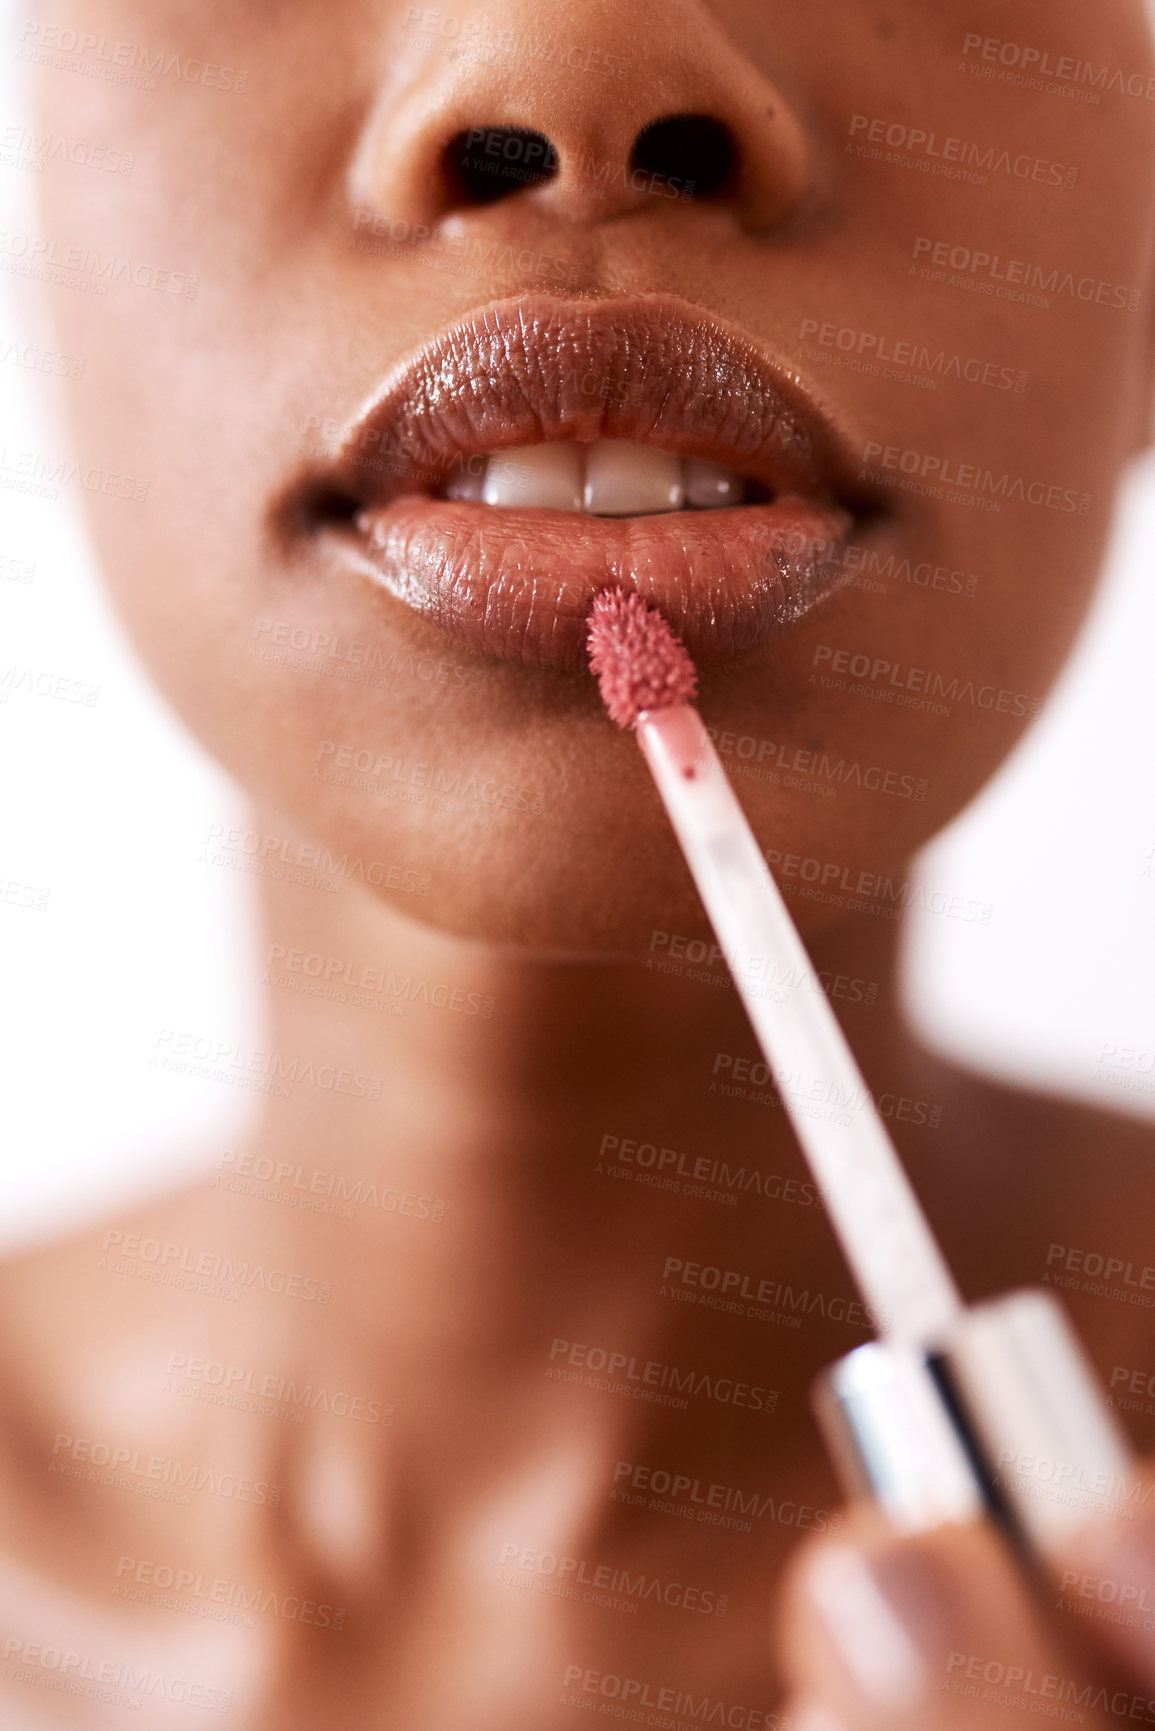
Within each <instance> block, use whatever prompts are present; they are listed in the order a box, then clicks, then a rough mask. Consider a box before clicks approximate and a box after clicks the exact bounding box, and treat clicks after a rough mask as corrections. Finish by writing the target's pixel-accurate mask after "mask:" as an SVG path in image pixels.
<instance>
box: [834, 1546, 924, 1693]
mask: <svg viewBox="0 0 1155 1731" xmlns="http://www.w3.org/2000/svg"><path fill="white" fill-rule="evenodd" d="M807 1584H808V1587H809V1591H810V1594H811V1598H812V1600H813V1602H814V1605H815V1608H816V1609H817V1611H818V1613H819V1615H820V1616H821V1618H822V1621H823V1623H824V1625H825V1627H826V1631H827V1633H828V1635H829V1637H830V1639H831V1641H832V1642H833V1644H834V1646H835V1648H836V1649H837V1651H838V1653H839V1655H840V1656H841V1658H842V1662H843V1664H844V1665H845V1666H846V1669H847V1671H848V1672H849V1674H850V1676H851V1678H852V1679H853V1681H854V1683H855V1685H856V1686H857V1688H858V1689H859V1690H860V1691H861V1692H862V1694H864V1695H865V1696H866V1697H867V1699H868V1700H870V1701H871V1702H873V1704H874V1705H875V1706H876V1707H881V1708H884V1709H885V1710H887V1711H889V1712H894V1711H897V1710H899V1709H902V1708H906V1707H911V1706H913V1705H914V1703H915V1702H916V1701H917V1700H918V1699H919V1698H920V1696H922V1695H923V1694H924V1693H925V1692H926V1689H927V1675H926V1669H925V1667H924V1665H923V1662H922V1659H921V1657H920V1655H919V1651H918V1648H917V1647H916V1646H915V1644H914V1642H913V1641H912V1639H911V1637H910V1635H909V1634H908V1633H907V1631H906V1629H905V1627H904V1626H903V1623H902V1620H901V1618H900V1617H899V1614H898V1612H897V1611H896V1609H895V1607H894V1605H893V1603H892V1602H891V1600H890V1598H888V1597H887V1595H886V1594H885V1593H884V1592H883V1591H882V1588H881V1587H880V1586H879V1584H878V1581H877V1579H876V1578H875V1575H874V1573H873V1571H872V1570H871V1569H870V1567H869V1566H868V1564H867V1563H866V1562H865V1561H864V1560H863V1558H862V1557H861V1556H860V1554H859V1553H858V1552H857V1551H856V1550H853V1549H852V1548H851V1546H849V1545H830V1546H828V1547H827V1548H826V1550H825V1552H823V1553H822V1554H821V1555H819V1556H817V1557H816V1558H815V1559H814V1562H813V1564H812V1566H811V1568H810V1571H809V1575H808V1583H807Z"/></svg>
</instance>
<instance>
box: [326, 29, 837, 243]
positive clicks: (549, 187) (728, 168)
mask: <svg viewBox="0 0 1155 1731" xmlns="http://www.w3.org/2000/svg"><path fill="white" fill-rule="evenodd" d="M403 16H404V20H405V32H404V35H403V38H402V42H401V45H400V53H399V55H398V56H397V57H396V58H395V59H394V60H393V62H392V65H391V67H390V69H389V71H388V72H387V73H386V74H385V76H384V77H383V78H382V82H381V89H380V92H379V95H378V99H377V101H376V102H375V104H374V106H373V108H372V111H371V113H370V114H369V117H368V119H367V122H366V125H365V128H364V131H363V134H362V137H361V140H360V144H359V147H358V150H357V153H356V158H355V161H354V165H353V170H352V181H353V184H352V189H351V190H352V194H353V198H354V201H355V203H356V205H357V207H358V208H359V209H361V210H370V211H372V212H373V214H374V216H383V217H387V218H389V219H392V220H395V221H397V222H406V223H409V224H412V225H417V224H427V225H429V226H430V227H432V226H434V225H436V224H440V223H445V222H446V221H447V220H448V219H451V218H454V217H463V218H470V219H473V220H476V219H477V217H476V213H478V212H479V211H481V210H483V209H484V208H486V207H488V206H492V205H494V204H497V203H504V202H507V201H508V202H512V201H513V200H520V201H521V203H522V206H523V208H524V209H525V214H526V215H527V216H528V214H529V208H530V207H531V208H532V210H533V211H534V213H535V214H536V217H537V219H538V220H539V221H542V220H546V221H548V220H553V221H556V222H567V223H571V224H579V225H585V226H594V225H597V224H605V223H607V222H611V221H614V220H616V219H618V218H622V217H626V216H629V215H631V214H634V213H637V212H640V211H646V210H649V211H654V210H655V209H658V208H663V207H664V208H665V209H666V210H673V209H675V208H677V209H681V210H684V209H685V208H686V205H687V204H691V203H697V204H699V205H700V204H702V203H706V202H709V203H710V204H712V205H715V206H718V205H721V206H724V207H725V208H726V209H727V210H728V211H729V212H730V213H731V215H732V216H733V218H734V219H735V220H736V221H737V222H739V223H740V224H741V225H742V226H743V227H744V228H748V229H751V230H754V231H759V232H761V231H765V230H766V229H767V228H772V227H774V226H777V225H778V224H780V223H782V222H784V221H785V220H786V219H787V218H788V217H789V216H790V215H791V214H792V213H793V211H794V210H795V209H796V207H797V205H798V203H799V201H800V200H801V198H802V196H803V194H804V192H805V190H806V187H807V183H808V163H807V154H808V153H807V147H806V139H805V134H804V131H803V128H802V126H801V124H800V122H799V119H798V117H797V116H796V114H795V113H794V111H793V109H792V108H791V106H790V104H789V103H788V102H787V100H786V99H785V97H784V96H783V94H782V92H781V91H780V90H779V89H777V88H776V86H775V84H774V83H773V81H772V80H771V79H770V78H769V77H768V76H767V75H766V74H765V73H764V72H763V71H761V70H760V69H759V68H758V67H756V66H754V65H753V64H752V63H751V62H750V60H749V59H747V58H746V57H745V56H744V55H743V54H742V53H741V52H740V51H739V50H738V49H737V48H736V47H735V46H734V44H733V43H732V42H731V41H730V40H729V38H728V37H727V35H726V34H725V31H724V30H723V28H722V27H721V25H720V24H719V22H718V20H716V19H715V18H714V17H713V16H712V14H711V13H710V11H709V10H708V8H707V6H706V5H705V4H704V0H628V4H627V3H625V0H590V3H588V4H587V5H585V6H583V7H581V8H575V7H573V6H572V5H569V4H566V3H565V0H507V3H506V4H504V5H501V6H499V7H497V8H496V9H495V7H494V0H481V4H479V5H473V4H471V3H465V4H462V5H460V6H459V7H457V8H455V9H454V11H453V12H452V13H451V14H450V13H447V12H438V11H435V10H431V9H429V8H428V7H424V6H417V5H409V6H406V7H405V8H404V14H403ZM511 214H512V212H511Z"/></svg>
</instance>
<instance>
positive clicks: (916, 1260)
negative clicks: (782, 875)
mask: <svg viewBox="0 0 1155 1731" xmlns="http://www.w3.org/2000/svg"><path fill="white" fill-rule="evenodd" d="M637 737H638V744H639V745H640V746H641V748H642V752H643V754H644V756H645V759H646V762H647V763H648V765H649V767H650V772H651V774H652V775H653V778H654V781H655V783H656V785H657V789H658V792H659V794H660V795H661V797H662V802H663V804H664V805H665V808H666V811H667V813H668V815H669V818H670V822H671V824H672V825H673V828H674V833H675V834H676V836H677V838H678V841H679V842H680V843H681V847H682V852H683V854H684V855H685V858H686V863H687V865H688V866H689V868H690V871H691V874H692V875H693V878H694V882H695V884H696V885H697V887H698V893H699V894H700V895H701V898H702V901H703V904H704V905H705V908H706V912H707V914H708V915H709V917H710V923H711V925H712V926H713V928H714V930H715V932H716V933H717V935H718V941H719V943H720V944H721V946H722V950H723V952H724V953H725V956H726V960H727V963H728V965H729V967H730V971H731V973H732V974H733V976H734V984H735V986H736V987H737V989H738V991H739V993H740V994H741V997H742V1002H743V1003H744V1005H745V1007H746V1013H747V1014H748V1016H749V1018H750V1021H751V1023H752V1025H753V1028H754V1033H755V1035H756V1036H757V1039H758V1044H759V1045H760V1046H761V1048H762V1051H763V1053H764V1055H765V1058H766V1062H767V1064H768V1065H769V1066H770V1069H771V1070H772V1072H773V1074H774V1079H775V1082H776V1083H777V1086H778V1092H779V1093H780V1095H781V1097H782V1102H783V1105H784V1106H785V1108H786V1110H787V1112H788V1113H789V1115H790V1118H791V1120H792V1122H793V1124H794V1128H795V1131H796V1132H797V1135H798V1139H799V1141H800V1142H801V1143H802V1147H803V1151H804V1152H805V1154H806V1158H807V1160H808V1161H809V1163H810V1168H811V1171H812V1172H813V1173H814V1176H815V1178H816V1179H817V1181H818V1183H819V1185H820V1187H821V1190H822V1195H823V1198H824V1200H825V1202H826V1206H827V1209H828V1211H829V1213H830V1218H831V1222H832V1224H833V1226H834V1229H835V1231H836V1233H837V1235H838V1238H839V1241H840V1242H841V1244H842V1248H843V1251H844V1253H845V1255H846V1259H847V1261H848V1262H849V1264H850V1267H851V1270H852V1271H853V1273H854V1276H855V1279H856V1280H857V1282H858V1286H859V1289H860V1291H861V1292H862V1294H863V1296H864V1297H865V1299H866V1301H867V1303H868V1304H870V1305H872V1306H873V1308H874V1310H875V1312H876V1315H877V1321H878V1326H879V1328H880V1329H881V1330H882V1331H883V1332H885V1333H888V1334H890V1335H892V1336H894V1337H896V1338H900V1339H904V1340H909V1341H911V1342H913V1343H916V1344H918V1345H922V1346H933V1345H934V1344H935V1343H936V1342H937V1341H940V1340H942V1339H943V1338H944V1337H945V1336H946V1334H947V1333H948V1332H949V1330H950V1328H951V1326H952V1325H953V1323H954V1321H955V1319H956V1318H957V1316H958V1314H959V1312H960V1311H961V1308H962V1302H961V1299H960V1297H959V1294H958V1290H957V1288H956V1286H955V1283H954V1281H953V1279H952V1277H951V1274H950V1270H949V1269H948V1267H947V1265H946V1262H945V1260H944V1259H943V1255H942V1252H941V1251H940V1250H939V1247H938V1244H937V1242H936V1241H935V1238H934V1236H933V1234H932V1233H931V1230H930V1228H929V1226H928V1225H927V1222H926V1219H925V1216H924V1215H923V1212H922V1209H921V1207H920V1205H919V1202H918V1199H917V1197H916V1196H915V1193H914V1191H913V1189H912V1188H911V1185H910V1182H909V1180H908V1178H907V1176H906V1173H905V1171H904V1170H903V1168H902V1165H901V1163H900V1161H899V1159H898V1156H897V1154H896V1153H895V1151H894V1148H893V1145H892V1144H891V1140H890V1137H889V1135H888V1134H887V1131H886V1127H885V1125H884V1124H883V1122H882V1119H881V1117H880V1116H879V1113H878V1109H877V1107H876V1106H875V1103H874V1100H873V1098H872V1096H871V1094H870V1090H869V1089H868V1088H867V1086H866V1083H865V1081H864V1080H863V1077H862V1072H861V1071H860V1070H859V1068H858V1065H857V1063H856V1062H855V1060H854V1055H853V1053H852V1052H851V1050H850V1047H849V1045H848V1044H847V1041H846V1036H845V1035H844V1034H843V1032H842V1029H841V1028H840V1026H839V1024H838V1021H837V1019H836V1017H835V1015H834V1012H833V1010H832V1009H831V1008H830V1004H829V1001H828V1000H827V997H826V994H825V993H824V991H823V989H822V984H821V982H820V980H819V979H818V977H817V975H816V974H815V972H814V968H813V966H812V964H811V962H810V958H809V956H808V955H807V953H806V950H805V948H804V947H803V944H802V940H801V939H800V938H799V936H798V933H797V931H796V929H795V926H794V922H793V920H792V919H791V918H790V914H789V912H788V910H787V908H786V905H785V903H784V902H783V900H782V896H781V894H780V892H779V890H778V886H777V885H776V884H775V882H774V879H773V877H772V876H771V874H770V872H769V870H768V868H767V865H766V861H765V859H764V858H763V857H762V853H761V850H760V849H759V847H758V843H757V841H756V840H755V839H754V835H753V832H752V830H751V829H750V825H749V824H748V823H747V821H746V818H745V815H744V814H743V811H742V808H741V806H740V805H739V804H738V801H737V798H736V797H735V794H734V790H733V788H732V787H731V786H730V782H729V779H728V777H727V776H726V773H725V770H724V769H723V767H722V764H721V762H720V760H719V758H718V754H717V752H716V751H715V750H714V746H713V744H712V742H711V741H710V738H709V736H708V735H707V733H706V730H705V728H704V726H703V725H702V721H701V717H700V716H699V715H698V712H697V711H696V710H695V709H692V708H691V707H690V706H689V704H681V705H678V706H676V707H674V708H670V709H657V710H648V711H643V712H642V713H641V715H640V716H639V718H638V724H637Z"/></svg>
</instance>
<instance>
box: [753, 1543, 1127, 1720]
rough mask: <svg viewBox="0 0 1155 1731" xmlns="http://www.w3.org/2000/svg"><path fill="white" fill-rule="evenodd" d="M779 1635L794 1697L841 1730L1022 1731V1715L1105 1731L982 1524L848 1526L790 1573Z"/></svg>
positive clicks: (1086, 1691) (1087, 1693) (1090, 1698)
mask: <svg viewBox="0 0 1155 1731" xmlns="http://www.w3.org/2000/svg"><path fill="white" fill-rule="evenodd" d="M784 1639H785V1653H784V1659H785V1664H786V1668H787V1674H788V1679H789V1681H790V1683H791V1685H792V1686H793V1689H794V1692H795V1696H796V1699H797V1700H798V1701H800V1702H804V1703H805V1704H806V1710H807V1711H808V1712H811V1713H815V1712H824V1713H825V1714H827V1715H828V1717H829V1718H831V1719H832V1720H833V1721H834V1723H835V1725H838V1726H839V1727H840V1728H841V1727H844V1728H845V1731H880V1728H881V1727H883V1726H886V1727H888V1728H890V1731H930V1728H932V1727H934V1728H935V1731H964V1728H965V1731H1010V1727H1012V1726H1013V1727H1016V1728H1018V1731H1022V1727H1023V1725H1024V1714H1027V1715H1030V1716H1032V1717H1033V1718H1035V1720H1036V1722H1037V1720H1038V1717H1039V1716H1046V1717H1053V1718H1069V1719H1072V1720H1077V1721H1078V1722H1080V1723H1081V1724H1082V1725H1083V1726H1084V1727H1088V1728H1090V1727H1096V1726H1101V1725H1102V1724H1104V1723H1105V1721H1104V1720H1103V1719H1102V1718H1101V1717H1099V1716H1098V1715H1097V1713H1096V1703H1095V1697H1094V1695H1093V1693H1092V1691H1091V1686H1090V1685H1089V1684H1088V1683H1087V1681H1086V1679H1085V1678H1083V1677H1082V1676H1081V1675H1079V1673H1078V1671H1077V1670H1076V1669H1075V1668H1074V1666H1073V1664H1072V1662H1069V1661H1065V1660H1064V1657H1063V1655H1062V1654H1061V1653H1060V1652H1059V1651H1058V1649H1057V1648H1056V1646H1055V1645H1054V1643H1053V1641H1052V1638H1051V1635H1050V1632H1049V1630H1048V1629H1047V1627H1046V1626H1045V1623H1044V1620H1043V1617H1042V1616H1041V1615H1040V1613H1039V1611H1038V1610H1037V1609H1036V1606H1035V1603H1034V1601H1033V1599H1032V1597H1031V1594H1030V1592H1029V1590H1028V1588H1027V1587H1026V1585H1025V1584H1024V1583H1023V1581H1022V1580H1021V1578H1020V1576H1019V1573H1018V1571H1017V1569H1016V1567H1015V1565H1014V1563H1013V1561H1012V1560H1011V1558H1010V1556H1009V1554H1008V1553H1007V1551H1006V1549H1005V1547H1004V1545H1003V1542H1002V1540H1001V1539H1000V1538H999V1537H998V1536H997V1535H996V1534H995V1533H994V1532H993V1531H992V1530H991V1529H990V1528H988V1527H986V1526H983V1525H974V1526H966V1527H963V1526H951V1527H939V1528H937V1529H935V1530H934V1531H933V1532H928V1533H922V1534H917V1535H914V1536H911V1537H902V1536H899V1535H897V1534H895V1533H894V1532H893V1531H891V1530H890V1529H888V1528H886V1527H885V1526H883V1525H882V1524H881V1522H880V1521H879V1520H878V1519H877V1517H874V1516H868V1517H867V1518H866V1519H861V1518H859V1519H857V1520H855V1521H854V1522H852V1523H851V1525H850V1527H849V1529H848V1533H847V1536H846V1537H845V1538H839V1539H833V1540H825V1541H821V1542H819V1543H816V1544H814V1545H813V1546H811V1547H809V1548H808V1549H807V1550H806V1553H805V1554H804V1555H803V1556H802V1557H801V1558H800V1560H799V1562H798V1563H797V1565H796V1567H795V1570H794V1572H793V1576H792V1579H791V1582H790V1584H789V1587H788V1590H787V1599H786V1605H785V1615H784ZM1065 1703H1068V1704H1070V1705H1069V1708H1068V1710H1066V1711H1064V1704H1065ZM1076 1703H1077V1705H1076ZM804 1723H805V1721H804Z"/></svg>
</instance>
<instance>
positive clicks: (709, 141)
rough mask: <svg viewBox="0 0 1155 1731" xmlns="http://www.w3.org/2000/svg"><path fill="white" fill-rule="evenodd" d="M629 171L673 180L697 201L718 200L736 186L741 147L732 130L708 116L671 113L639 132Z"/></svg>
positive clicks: (672, 181) (673, 182)
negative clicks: (717, 198)
mask: <svg viewBox="0 0 1155 1731" xmlns="http://www.w3.org/2000/svg"><path fill="white" fill-rule="evenodd" d="M630 168H631V170H641V172H642V173H643V174H651V175H654V176H656V177H657V178H658V179H659V180H667V181H670V182H671V183H672V184H674V185H676V186H677V187H678V189H679V190H683V189H685V190H687V191H689V192H690V194H691V196H692V197H694V198H716V197H717V196H718V195H719V194H720V193H724V192H729V191H730V189H731V187H732V186H733V183H734V180H735V177H736V175H737V170H738V147H737V145H736V144H735V142H734V135H733V134H732V132H731V131H730V128H729V127H728V126H726V125H725V124H724V123H723V122H722V121H721V120H715V119H714V118H713V117H712V116H711V115H709V114H671V115H669V116H668V117H667V118H666V119H664V120H655V121H653V122H651V124H650V125H649V126H647V127H645V128H643V130H642V131H641V132H639V133H638V136H637V137H636V138H635V140H634V148H633V150H632V151H631V153H630Z"/></svg>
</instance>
